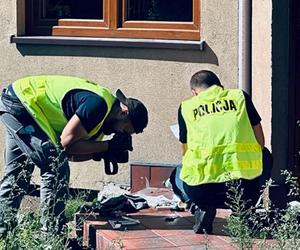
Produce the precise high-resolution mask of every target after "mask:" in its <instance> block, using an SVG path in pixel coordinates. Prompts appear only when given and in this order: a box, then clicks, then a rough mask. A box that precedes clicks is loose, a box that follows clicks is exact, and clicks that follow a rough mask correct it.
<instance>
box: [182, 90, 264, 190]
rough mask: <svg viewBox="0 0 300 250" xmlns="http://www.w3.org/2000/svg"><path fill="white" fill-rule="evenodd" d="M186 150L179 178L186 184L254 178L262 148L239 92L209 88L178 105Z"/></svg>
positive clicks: (259, 171)
mask: <svg viewBox="0 0 300 250" xmlns="http://www.w3.org/2000/svg"><path fill="white" fill-rule="evenodd" d="M181 110H182V116H183V119H184V121H185V123H186V127H187V151H186V153H185V155H184V157H183V162H182V164H183V166H182V170H181V174H180V178H181V179H182V180H183V181H184V182H186V183H187V184H188V185H191V186H194V185H200V184H205V183H222V182H226V181H228V180H235V179H240V178H244V179H254V178H255V177H257V176H259V175H261V173H262V148H261V146H260V144H258V142H257V140H256V138H255V135H254V132H253V128H252V126H251V123H250V121H249V117H248V114H247V110H246V104H245V97H244V94H243V92H242V90H238V89H233V90H224V89H223V88H221V87H219V86H217V85H213V86H211V87H210V88H208V89H207V90H205V91H203V92H200V93H199V95H197V96H194V97H192V98H191V99H189V100H186V101H184V102H182V105H181Z"/></svg>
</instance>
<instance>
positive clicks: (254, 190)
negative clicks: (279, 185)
mask: <svg viewBox="0 0 300 250" xmlns="http://www.w3.org/2000/svg"><path fill="white" fill-rule="evenodd" d="M272 166H273V161H272V155H271V153H270V151H269V150H268V149H267V148H264V150H263V173H262V175H261V176H259V177H257V178H255V179H253V180H245V179H240V186H239V189H240V190H241V189H243V196H242V199H243V200H244V201H245V202H246V204H247V207H250V206H253V205H255V204H256V202H257V201H258V198H259V196H260V191H261V189H262V186H263V185H265V182H266V180H268V179H269V178H270V176H271V170H272ZM231 185H232V184H231ZM233 185H235V184H233ZM183 188H184V191H185V193H186V194H187V195H188V197H189V199H190V200H191V201H192V202H193V203H195V204H196V205H197V206H198V207H200V208H202V209H205V208H228V206H227V205H226V203H230V200H229V199H228V197H227V196H228V186H227V185H226V183H209V184H202V185H198V186H190V185H188V184H186V183H185V182H184V183H183Z"/></svg>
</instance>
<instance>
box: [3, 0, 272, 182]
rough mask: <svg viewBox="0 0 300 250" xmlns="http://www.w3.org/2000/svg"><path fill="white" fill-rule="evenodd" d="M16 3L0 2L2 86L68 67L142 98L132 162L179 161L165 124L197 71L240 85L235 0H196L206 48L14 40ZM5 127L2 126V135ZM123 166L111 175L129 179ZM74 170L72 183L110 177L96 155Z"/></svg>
mask: <svg viewBox="0 0 300 250" xmlns="http://www.w3.org/2000/svg"><path fill="white" fill-rule="evenodd" d="M16 2H17V1H16V0H6V1H0V51H1V57H0V79H1V84H2V85H1V87H4V86H5V84H6V83H9V82H11V81H13V80H15V79H17V78H19V77H22V76H25V75H34V74H66V75H76V76H80V77H84V78H88V79H90V80H92V81H96V82H99V83H101V84H103V85H105V86H107V87H110V88H111V89H113V90H116V89H117V88H121V89H123V90H124V92H125V93H126V94H128V95H129V96H133V97H137V98H139V99H141V100H143V101H144V102H145V104H146V105H147V107H148V109H149V118H150V122H149V127H148V128H147V129H146V130H145V133H143V134H142V135H135V136H134V148H135V150H134V152H133V153H132V154H131V161H136V160H139V161H146V162H149V161H154V162H179V161H180V159H181V156H180V155H181V151H180V146H179V143H178V142H177V140H176V139H175V138H174V137H173V136H172V134H171V132H170V130H169V126H170V125H171V124H174V123H176V122H177V109H178V106H179V104H180V102H181V101H182V100H183V99H184V98H187V97H189V90H188V82H189V79H190V77H191V75H192V74H193V73H194V72H195V71H197V70H200V69H204V68H205V69H212V70H214V71H215V72H216V73H217V74H218V75H219V76H220V78H221V81H222V82H223V83H224V84H225V86H228V87H236V86H237V75H238V72H237V70H238V68H237V59H238V54H237V52H238V44H237V41H238V38H237V34H238V6H237V5H238V4H237V2H238V1H236V0H226V1H220V0H202V1H201V2H202V11H201V20H202V24H201V26H202V28H201V29H202V31H201V33H202V39H204V40H205V41H206V43H207V46H206V47H205V49H204V51H182V50H167V49H165V50H160V49H126V48H107V47H106V48H105V47H94V48H92V47H70V46H64V47H63V46H38V45H30V46H29V45H27V46H16V45H15V44H10V43H9V37H10V35H12V34H16V32H17V31H16V26H17V24H16ZM266 84H267V83H266ZM2 134H3V127H1V138H3V136H2ZM1 145H4V139H1ZM3 149H4V146H2V150H1V151H3ZM1 155H2V154H1ZM1 162H2V163H1V166H3V160H2V161H1ZM128 169H129V168H128V164H126V165H125V166H124V167H122V169H121V170H120V173H119V174H118V175H117V176H115V177H113V179H112V180H113V181H116V182H125V183H129V171H128ZM71 172H72V177H71V181H72V185H73V186H74V185H75V186H80V187H88V188H98V187H99V185H100V183H101V182H102V181H108V180H111V178H108V177H107V176H104V175H103V170H102V168H101V167H100V166H99V164H97V163H94V162H87V163H81V164H72V166H71ZM36 175H38V174H36Z"/></svg>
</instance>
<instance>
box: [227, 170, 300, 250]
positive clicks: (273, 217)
mask: <svg viewBox="0 0 300 250" xmlns="http://www.w3.org/2000/svg"><path fill="white" fill-rule="evenodd" d="M282 175H284V176H285V180H286V185H288V187H289V192H288V197H290V198H291V199H293V198H295V197H299V186H298V182H297V178H296V177H293V175H292V174H291V173H290V172H288V171H283V172H282ZM271 184H272V181H269V182H268V183H267V184H266V188H269V187H270V185H271ZM228 190H229V191H228V194H227V197H228V199H229V201H230V202H229V203H228V206H229V208H230V209H231V210H232V211H233V213H232V215H231V216H230V217H228V218H227V219H226V221H227V225H225V230H226V231H227V233H228V234H229V236H230V238H231V240H232V242H233V244H234V246H235V247H236V249H242V250H248V249H254V248H255V249H262V250H265V249H276V250H277V249H280V250H297V249H300V224H299V219H300V211H299V210H297V209H295V208H292V207H290V206H287V207H286V208H284V209H278V208H276V207H274V205H273V204H272V202H271V201H270V200H269V199H267V200H266V201H265V204H267V205H265V204H261V205H260V206H258V207H255V208H254V207H250V208H247V206H246V202H245V201H243V200H242V194H243V190H242V189H240V182H238V181H234V182H231V183H230V184H229V186H228ZM258 211H260V212H258ZM254 239H255V240H254ZM267 239H273V240H274V241H273V242H272V243H270V242H268V241H267Z"/></svg>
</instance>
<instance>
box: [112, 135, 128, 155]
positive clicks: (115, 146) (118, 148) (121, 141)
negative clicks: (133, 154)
mask: <svg viewBox="0 0 300 250" xmlns="http://www.w3.org/2000/svg"><path fill="white" fill-rule="evenodd" d="M127 150H128V151H132V150H133V147H132V137H131V136H130V135H127V134H125V133H122V134H120V133H119V134H115V135H114V136H113V138H112V139H111V140H109V141H108V151H109V152H122V151H127Z"/></svg>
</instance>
